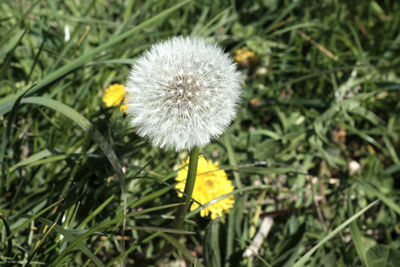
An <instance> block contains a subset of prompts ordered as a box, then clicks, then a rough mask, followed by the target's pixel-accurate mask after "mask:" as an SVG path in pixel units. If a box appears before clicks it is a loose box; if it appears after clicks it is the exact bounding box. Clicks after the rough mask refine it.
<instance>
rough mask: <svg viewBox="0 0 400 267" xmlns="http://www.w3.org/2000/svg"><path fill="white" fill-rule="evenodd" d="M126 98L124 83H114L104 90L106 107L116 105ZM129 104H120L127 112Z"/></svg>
mask: <svg viewBox="0 0 400 267" xmlns="http://www.w3.org/2000/svg"><path fill="white" fill-rule="evenodd" d="M124 98H125V86H123V85H122V84H118V83H115V84H112V85H110V86H109V87H108V88H107V89H106V90H105V92H104V95H103V98H102V100H103V102H104V104H105V105H106V107H116V106H118V105H119V104H120V103H121V101H122V100H123V99H124ZM126 108H127V105H126V104H123V105H121V106H120V110H121V111H123V112H124V113H126Z"/></svg>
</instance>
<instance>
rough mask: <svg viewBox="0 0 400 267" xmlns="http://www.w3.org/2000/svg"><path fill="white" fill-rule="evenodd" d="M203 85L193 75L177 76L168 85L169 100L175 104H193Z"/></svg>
mask: <svg viewBox="0 0 400 267" xmlns="http://www.w3.org/2000/svg"><path fill="white" fill-rule="evenodd" d="M200 86H201V83H200V82H199V81H198V80H197V79H196V78H195V77H193V76H192V75H179V76H175V77H174V78H173V79H172V80H171V81H170V82H169V83H168V85H167V87H166V91H167V99H168V100H170V101H172V102H173V103H187V104H188V105H190V103H193V101H194V100H195V97H196V95H197V94H198V92H199V91H200Z"/></svg>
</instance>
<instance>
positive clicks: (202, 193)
mask: <svg viewBox="0 0 400 267" xmlns="http://www.w3.org/2000/svg"><path fill="white" fill-rule="evenodd" d="M188 163H189V159H188V160H187V161H186V162H183V163H182V165H181V167H180V168H182V169H181V170H180V171H179V172H178V176H177V177H176V181H177V182H178V183H177V184H176V185H175V187H176V188H177V189H178V190H180V191H183V190H184V188H185V183H186V176H187V172H188V166H187V164H188ZM233 190H234V187H233V185H232V182H231V181H230V180H229V179H228V176H227V175H226V173H225V171H224V170H221V169H219V163H218V162H215V163H213V162H212V161H211V160H206V159H205V158H204V156H203V155H200V156H199V161H198V167H197V175H196V182H195V185H194V189H193V194H192V198H194V199H195V200H197V201H198V202H200V203H201V204H202V205H204V204H207V203H208V202H210V201H212V200H214V199H216V198H219V197H221V196H223V195H225V194H228V193H230V192H232V191H233ZM178 195H179V196H180V197H182V194H180V193H179V194H178ZM234 203H235V200H234V198H233V195H230V196H229V197H226V198H223V199H221V200H219V201H217V202H215V203H213V204H212V205H210V206H208V207H206V208H204V209H202V210H201V211H200V216H202V217H206V216H208V215H210V216H211V219H215V218H217V217H221V216H222V215H223V213H224V212H225V213H227V212H229V210H230V209H231V208H232V207H233V204H234ZM198 207H199V204H198V203H196V202H193V203H192V205H191V207H190V210H195V209H197V208H198Z"/></svg>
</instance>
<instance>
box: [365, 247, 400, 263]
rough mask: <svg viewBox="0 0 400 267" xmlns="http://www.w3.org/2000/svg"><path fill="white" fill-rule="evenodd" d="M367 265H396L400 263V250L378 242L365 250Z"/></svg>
mask: <svg viewBox="0 0 400 267" xmlns="http://www.w3.org/2000/svg"><path fill="white" fill-rule="evenodd" d="M366 258H367V264H368V267H397V266H399V263H400V251H399V250H397V249H394V248H392V247H389V246H385V245H381V244H378V245H376V246H374V247H372V248H370V249H369V250H368V251H367V255H366Z"/></svg>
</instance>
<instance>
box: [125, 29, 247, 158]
mask: <svg viewBox="0 0 400 267" xmlns="http://www.w3.org/2000/svg"><path fill="white" fill-rule="evenodd" d="M239 76H240V75H239V72H238V71H237V70H236V65H235V64H234V63H233V61H232V60H231V59H230V57H229V56H228V55H227V54H225V53H224V52H223V50H222V49H221V48H219V47H218V46H217V45H215V44H210V43H207V42H205V41H204V40H202V39H198V38H189V37H175V38H173V39H170V40H167V41H165V42H161V43H158V44H155V45H154V46H152V47H151V48H150V49H149V50H148V51H147V52H145V53H144V54H143V55H142V56H141V57H140V58H138V59H137V61H136V63H135V64H134V65H133V67H132V70H131V72H130V75H129V78H128V81H127V86H126V92H127V96H128V99H127V105H128V108H127V112H128V114H130V115H131V116H132V125H133V126H134V127H135V128H136V129H137V132H138V134H139V135H140V136H142V137H146V138H149V139H150V141H151V142H152V143H153V144H155V145H158V146H161V147H165V148H175V149H176V150H177V151H180V150H183V149H185V148H188V149H191V148H193V147H195V146H203V145H205V144H207V143H209V142H210V141H211V139H213V138H216V137H218V136H219V135H221V134H222V133H223V131H224V130H225V128H226V127H227V126H228V125H229V124H230V122H231V120H232V118H233V117H234V115H235V113H236V108H237V104H238V101H239V98H240V80H239Z"/></svg>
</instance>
